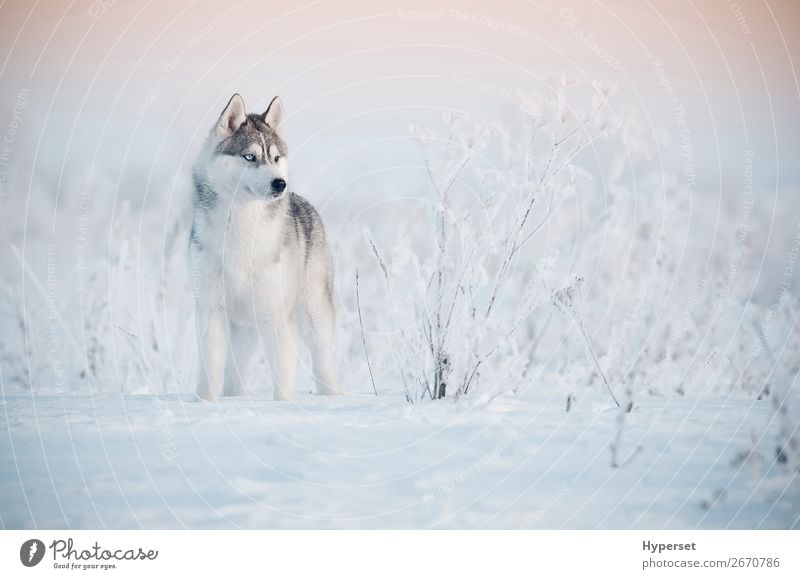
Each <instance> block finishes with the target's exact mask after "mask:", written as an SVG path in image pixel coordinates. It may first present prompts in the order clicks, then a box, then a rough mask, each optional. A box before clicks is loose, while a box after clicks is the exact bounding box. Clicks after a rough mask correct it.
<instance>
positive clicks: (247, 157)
mask: <svg viewBox="0 0 800 579" xmlns="http://www.w3.org/2000/svg"><path fill="white" fill-rule="evenodd" d="M242 157H244V160H245V161H250V162H251V163H252V162H253V161H255V160H256V156H255V155H254V154H253V153H247V154H246V155H242Z"/></svg>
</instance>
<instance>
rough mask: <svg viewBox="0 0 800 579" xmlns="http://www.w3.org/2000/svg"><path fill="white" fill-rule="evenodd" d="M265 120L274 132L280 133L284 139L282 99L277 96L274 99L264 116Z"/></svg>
mask: <svg viewBox="0 0 800 579" xmlns="http://www.w3.org/2000/svg"><path fill="white" fill-rule="evenodd" d="M263 119H264V122H265V123H267V124H268V125H269V126H270V127H271V128H272V130H273V131H275V132H276V133H278V136H279V137H283V101H282V100H281V97H278V96H276V97H275V98H274V99H272V102H271V103H269V106H268V107H267V110H266V111H265V112H264V114H263Z"/></svg>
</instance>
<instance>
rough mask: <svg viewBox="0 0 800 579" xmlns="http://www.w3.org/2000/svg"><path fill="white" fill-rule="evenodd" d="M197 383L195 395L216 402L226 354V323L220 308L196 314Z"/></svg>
mask: <svg viewBox="0 0 800 579" xmlns="http://www.w3.org/2000/svg"><path fill="white" fill-rule="evenodd" d="M197 334H198V336H197V337H198V357H199V381H198V384H197V395H198V396H199V397H200V398H202V399H203V400H208V401H209V402H216V401H217V400H219V397H220V394H221V393H222V384H223V381H224V379H225V362H226V359H227V354H228V321H227V320H226V319H225V312H224V311H223V310H222V309H221V308H214V307H211V308H210V309H208V310H207V311H205V312H202V311H198V313H197Z"/></svg>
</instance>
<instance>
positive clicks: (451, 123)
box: [366, 79, 615, 399]
mask: <svg viewBox="0 0 800 579" xmlns="http://www.w3.org/2000/svg"><path fill="white" fill-rule="evenodd" d="M569 84H571V83H570V81H568V80H566V79H561V80H560V81H559V82H557V83H556V84H555V86H554V87H553V90H552V94H551V95H550V96H549V97H548V98H541V97H538V96H535V95H534V96H530V95H527V96H526V99H525V101H524V105H523V107H522V109H521V111H520V127H521V131H520V132H519V134H515V135H510V134H508V133H505V132H503V131H502V129H501V128H500V127H499V126H497V125H492V124H489V123H487V122H485V121H484V120H482V119H478V118H475V117H473V116H470V115H469V114H466V113H454V112H452V111H446V112H445V113H443V115H442V121H443V124H444V126H445V131H444V133H443V134H441V135H440V134H437V133H435V132H434V131H432V130H430V129H419V128H416V127H412V130H411V132H412V134H413V135H414V136H415V137H416V138H417V139H418V140H419V141H420V143H421V144H422V146H423V148H424V151H425V168H426V171H427V175H428V178H429V179H428V180H429V185H430V191H431V193H432V196H433V202H432V204H431V205H430V210H429V215H428V218H429V221H430V226H431V227H430V231H431V239H430V245H431V248H430V251H429V252H427V253H426V254H417V253H415V252H413V251H412V250H411V246H410V243H408V241H407V240H402V239H401V240H399V242H398V243H397V244H396V246H395V247H394V249H393V251H392V253H391V259H389V260H387V259H386V258H385V257H384V253H383V252H382V251H381V250H380V249H379V248H378V247H377V244H376V242H375V240H374V239H373V236H372V235H371V234H369V232H367V235H366V239H367V243H368V244H369V246H370V249H371V251H372V252H373V254H374V256H375V258H376V260H377V263H378V266H379V267H378V271H379V275H381V276H382V278H383V280H384V282H385V287H386V293H387V297H388V301H389V303H390V304H391V307H390V308H389V309H388V311H389V318H390V319H389V320H387V321H388V323H389V324H390V325H391V327H393V328H396V332H395V333H394V335H393V336H392V350H393V352H394V355H395V357H396V358H397V359H398V361H399V364H398V366H399V368H400V371H401V374H402V377H403V381H404V384H405V385H406V389H407V393H408V394H409V396H410V397H411V398H412V399H415V398H419V397H421V396H428V397H430V398H432V399H439V398H443V397H445V396H446V395H447V394H451V395H453V396H454V397H455V398H458V397H460V396H462V395H464V394H467V393H469V392H470V391H471V390H473V389H474V388H475V386H476V385H477V384H478V383H479V382H480V381H483V380H484V379H485V380H486V383H488V384H490V385H491V387H490V388H497V387H499V388H503V389H505V390H510V389H513V388H515V387H516V386H517V385H519V384H520V383H522V382H524V381H525V376H526V372H527V369H528V367H529V358H528V356H529V351H528V344H527V343H523V342H522V341H520V339H519V337H518V334H519V330H520V328H521V327H522V326H523V325H524V324H525V322H526V321H527V319H528V318H529V316H530V315H531V313H532V312H534V311H535V310H537V309H538V308H539V307H540V306H543V305H545V304H550V303H552V300H553V297H554V296H555V295H556V294H557V292H558V291H559V290H562V289H563V288H559V287H556V285H554V284H555V281H556V280H555V279H554V276H553V275H552V271H551V270H552V267H553V265H554V264H553V263H552V262H551V258H552V254H550V253H548V252H547V251H541V250H539V251H536V250H535V249H534V245H533V244H531V243H530V241H531V240H532V239H533V238H534V237H535V236H536V234H537V233H538V232H539V231H540V230H541V229H542V228H543V227H544V226H545V225H547V224H548V221H549V219H550V218H551V216H552V215H553V214H554V213H555V212H557V211H558V209H559V208H560V207H561V205H562V204H563V203H564V201H565V200H566V199H568V198H569V197H570V196H571V195H573V194H575V193H576V192H577V190H578V188H579V186H580V184H581V183H583V182H584V181H587V180H588V179H589V174H588V173H587V172H586V171H584V170H583V169H581V168H580V167H578V166H577V165H575V164H574V161H575V159H576V157H577V156H578V155H579V154H580V153H581V151H583V150H585V149H586V148H587V147H590V146H591V145H592V144H593V143H594V142H595V141H596V140H597V139H598V138H600V137H603V136H605V135H607V134H608V133H609V131H610V130H612V129H613V128H614V126H615V124H614V122H612V121H611V120H610V118H609V116H608V115H607V110H606V109H607V101H606V97H607V96H608V94H609V91H608V90H607V89H599V88H598V89H597V91H596V93H597V94H596V95H595V98H594V99H593V103H592V106H591V107H590V108H589V112H587V113H576V112H575V111H573V110H572V109H571V108H570V107H569V106H568V104H567V97H566V90H567V87H568V86H569ZM498 149H499V150H500V152H499V154H498ZM572 311H573V313H574V311H575V310H572ZM579 324H580V323H579Z"/></svg>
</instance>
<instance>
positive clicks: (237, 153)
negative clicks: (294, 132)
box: [208, 94, 289, 199]
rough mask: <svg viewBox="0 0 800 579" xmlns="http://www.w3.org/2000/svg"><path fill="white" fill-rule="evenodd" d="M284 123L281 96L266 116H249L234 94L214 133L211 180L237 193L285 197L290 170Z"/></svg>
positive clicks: (239, 99) (270, 197)
mask: <svg viewBox="0 0 800 579" xmlns="http://www.w3.org/2000/svg"><path fill="white" fill-rule="evenodd" d="M282 122H283V103H282V102H281V99H280V97H275V98H274V99H272V102H271V103H270V104H269V106H268V107H267V110H266V111H265V112H264V113H263V114H252V113H251V114H247V113H246V112H245V108H244V100H242V97H241V96H240V95H238V94H235V95H233V96H232V97H231V100H230V101H229V102H228V105H227V106H226V107H225V110H223V111H222V114H221V115H220V117H219V120H218V121H217V124H216V125H215V127H214V129H213V131H212V134H211V140H212V144H213V145H214V146H213V154H212V156H213V159H212V160H211V166H210V167H209V168H208V176H209V178H211V179H212V181H214V182H215V183H216V184H217V185H223V188H224V189H228V190H231V191H233V192H235V193H242V194H245V195H251V196H254V197H257V198H262V199H279V198H281V197H283V195H284V192H285V191H287V187H288V181H289V167H288V162H287V158H286V155H287V152H288V150H287V148H286V143H285V142H284V140H283V128H282Z"/></svg>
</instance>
